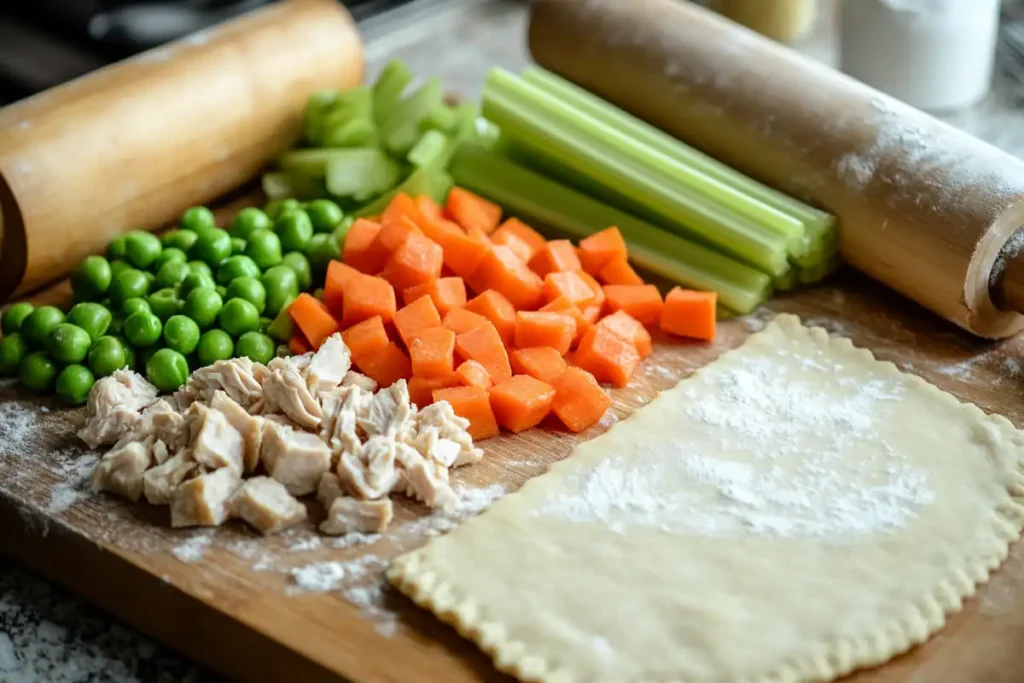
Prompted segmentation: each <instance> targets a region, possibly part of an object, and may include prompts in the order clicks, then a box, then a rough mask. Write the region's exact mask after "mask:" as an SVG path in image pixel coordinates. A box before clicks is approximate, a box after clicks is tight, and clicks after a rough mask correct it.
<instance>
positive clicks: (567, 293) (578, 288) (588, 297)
mask: <svg viewBox="0 0 1024 683" xmlns="http://www.w3.org/2000/svg"><path fill="white" fill-rule="evenodd" d="M581 272H582V271H581ZM559 297H565V298H566V299H568V300H569V301H570V302H572V303H573V304H574V305H575V306H579V307H580V308H582V307H584V306H586V305H588V304H590V303H591V302H593V301H594V299H595V298H596V297H595V294H594V290H593V289H592V288H591V287H590V284H589V283H588V282H587V281H586V280H585V279H583V277H582V276H580V274H579V273H577V272H575V271H572V270H563V271H556V272H551V273H548V274H547V275H545V276H544V300H545V301H547V302H549V303H550V302H552V301H554V300H555V299H557V298H559Z"/></svg>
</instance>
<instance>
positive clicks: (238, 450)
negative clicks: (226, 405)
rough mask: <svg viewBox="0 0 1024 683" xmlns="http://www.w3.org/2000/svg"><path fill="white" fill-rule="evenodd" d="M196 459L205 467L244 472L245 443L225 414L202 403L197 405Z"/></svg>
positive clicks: (194, 426)
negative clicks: (225, 468)
mask: <svg viewBox="0 0 1024 683" xmlns="http://www.w3.org/2000/svg"><path fill="white" fill-rule="evenodd" d="M189 412H190V413H192V415H193V417H192V430H191V431H192V434H193V436H192V443H191V448H192V459H193V460H195V461H196V462H197V463H199V464H200V465H202V466H203V467H205V468H207V469H210V470H216V469H220V468H222V467H227V468H229V469H232V470H234V471H235V472H237V473H238V475H239V476H241V474H242V470H243V463H244V458H243V453H244V452H245V441H244V439H243V438H242V433H241V432H239V431H238V430H237V429H235V428H234V427H233V426H232V425H231V423H230V422H229V421H228V418H227V417H225V415H224V413H222V412H220V411H219V410H214V409H212V408H209V407H207V406H206V405H204V404H202V403H193V404H192V407H191V408H190V409H189Z"/></svg>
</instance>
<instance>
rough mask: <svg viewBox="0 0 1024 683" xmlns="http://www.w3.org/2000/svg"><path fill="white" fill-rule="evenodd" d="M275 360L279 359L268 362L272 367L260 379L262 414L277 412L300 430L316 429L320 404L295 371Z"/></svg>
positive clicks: (318, 421)
mask: <svg viewBox="0 0 1024 683" xmlns="http://www.w3.org/2000/svg"><path fill="white" fill-rule="evenodd" d="M278 360H283V359H280V358H275V359H274V361H271V364H273V365H275V366H276V367H274V368H273V369H269V370H268V371H267V376H266V378H265V379H264V380H263V391H264V400H265V402H266V404H265V406H264V408H263V410H264V412H266V413H275V412H281V413H284V414H285V415H287V416H288V417H290V418H291V419H292V420H294V421H295V423H296V424H298V425H299V426H300V427H302V428H303V429H310V430H318V429H319V428H320V417H321V415H322V414H323V413H322V410H321V408H320V402H319V401H318V400H317V399H316V397H314V396H313V394H312V393H311V392H310V391H309V387H308V386H306V380H305V378H304V377H303V376H302V375H301V374H300V373H299V371H298V370H296V369H295V368H294V367H292V366H290V365H288V364H287V363H280V364H276V363H275V361H278Z"/></svg>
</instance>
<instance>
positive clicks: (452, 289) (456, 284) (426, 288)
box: [402, 277, 466, 315]
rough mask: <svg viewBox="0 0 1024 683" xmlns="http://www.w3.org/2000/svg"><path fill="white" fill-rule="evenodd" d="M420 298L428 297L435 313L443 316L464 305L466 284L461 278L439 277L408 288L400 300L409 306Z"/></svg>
mask: <svg viewBox="0 0 1024 683" xmlns="http://www.w3.org/2000/svg"><path fill="white" fill-rule="evenodd" d="M421 296H429V297H430V300H431V301H433V302H434V308H436V309H437V312H438V313H440V314H441V315H444V314H446V313H447V312H448V311H450V310H452V309H453V308H462V307H463V306H465V305H466V283H465V282H463V281H462V278H461V277H441V278H438V279H436V280H431V281H430V282H424V283H423V284H421V285H416V286H415V287H409V288H408V289H406V290H405V291H404V292H402V299H403V300H404V301H405V303H406V304H411V303H412V302H413V301H416V299H419V298H420V297H421Z"/></svg>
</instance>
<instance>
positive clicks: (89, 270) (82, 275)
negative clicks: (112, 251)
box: [71, 256, 113, 299]
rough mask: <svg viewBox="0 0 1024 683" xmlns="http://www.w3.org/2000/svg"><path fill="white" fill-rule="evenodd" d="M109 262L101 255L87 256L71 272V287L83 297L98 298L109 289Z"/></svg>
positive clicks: (111, 276) (110, 277)
mask: <svg viewBox="0 0 1024 683" xmlns="http://www.w3.org/2000/svg"><path fill="white" fill-rule="evenodd" d="M112 279H113V275H112V273H111V271H110V262H109V261H107V259H105V258H103V257H102V256H87V257H86V258H85V260H84V261H82V265H80V266H78V268H77V269H76V270H75V272H74V273H72V274H71V289H72V290H74V292H75V294H76V295H78V296H81V297H82V298H83V299H98V298H101V297H102V296H103V295H104V294H106V293H107V290H108V289H110V281H111V280H112Z"/></svg>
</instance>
